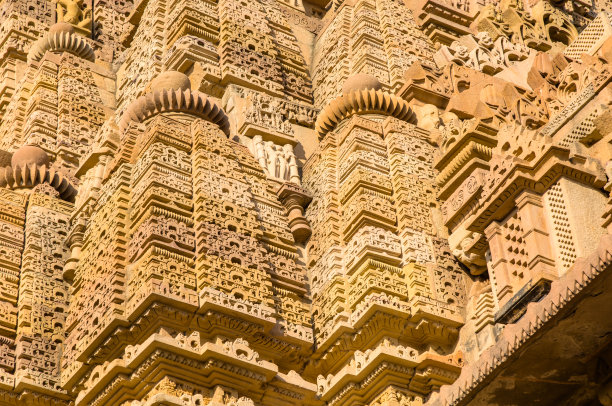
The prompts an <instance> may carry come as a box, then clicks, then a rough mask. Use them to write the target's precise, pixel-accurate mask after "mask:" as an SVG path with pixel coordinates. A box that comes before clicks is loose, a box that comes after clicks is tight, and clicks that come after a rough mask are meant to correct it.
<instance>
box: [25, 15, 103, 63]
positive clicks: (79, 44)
mask: <svg viewBox="0 0 612 406" xmlns="http://www.w3.org/2000/svg"><path fill="white" fill-rule="evenodd" d="M47 51H51V52H69V53H71V54H74V55H76V56H78V57H80V58H83V59H86V60H88V61H90V62H94V61H95V60H96V56H95V54H94V51H93V49H92V48H91V47H90V46H89V44H88V43H87V41H85V39H84V38H83V37H81V36H80V35H77V34H76V33H75V31H74V27H72V26H71V25H70V24H68V23H57V24H55V25H53V26H51V28H50V29H49V32H48V33H47V34H46V35H45V36H43V37H42V38H40V39H39V40H38V41H36V42H35V43H34V44H33V45H32V47H31V48H30V52H29V53H28V63H32V62H38V61H40V60H41V59H42V58H43V56H45V53H46V52H47Z"/></svg>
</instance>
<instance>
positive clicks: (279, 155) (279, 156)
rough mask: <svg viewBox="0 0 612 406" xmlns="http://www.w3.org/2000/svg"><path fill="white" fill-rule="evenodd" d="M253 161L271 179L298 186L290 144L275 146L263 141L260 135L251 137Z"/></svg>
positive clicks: (295, 164)
mask: <svg viewBox="0 0 612 406" xmlns="http://www.w3.org/2000/svg"><path fill="white" fill-rule="evenodd" d="M253 153H254V154H255V159H257V162H259V164H260V165H261V167H262V168H263V169H264V172H265V173H266V174H267V175H268V176H270V177H271V178H274V179H278V180H283V181H290V182H293V183H296V184H298V185H299V184H300V175H299V173H298V167H297V161H296V159H295V154H294V153H293V146H292V145H291V144H285V145H282V146H281V145H276V144H275V143H274V142H272V141H263V138H262V136H261V135H256V136H254V137H253Z"/></svg>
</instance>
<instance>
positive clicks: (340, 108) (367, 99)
mask: <svg viewBox="0 0 612 406" xmlns="http://www.w3.org/2000/svg"><path fill="white" fill-rule="evenodd" d="M355 114H384V115H388V116H393V117H395V118H398V119H400V120H406V121H411V122H415V121H416V115H415V113H414V112H413V111H412V109H411V108H410V107H409V106H408V102H406V101H405V100H404V99H401V98H399V97H397V96H395V95H393V94H390V93H388V92H386V91H383V90H382V86H381V85H380V83H379V82H378V80H377V79H376V78H374V77H373V76H370V75H364V74H360V75H355V76H353V77H351V78H349V79H347V81H346V83H345V85H344V88H343V94H342V95H341V96H339V97H337V98H336V99H334V100H332V101H331V102H330V103H329V104H328V105H327V106H326V107H325V108H324V109H323V110H322V111H321V113H320V114H319V117H318V118H317V121H316V123H315V130H316V132H317V134H318V135H319V138H323V137H324V136H325V134H327V133H328V132H330V131H332V130H333V129H334V128H336V126H337V125H338V123H340V122H341V121H342V120H345V119H347V118H349V117H350V116H352V115H355Z"/></svg>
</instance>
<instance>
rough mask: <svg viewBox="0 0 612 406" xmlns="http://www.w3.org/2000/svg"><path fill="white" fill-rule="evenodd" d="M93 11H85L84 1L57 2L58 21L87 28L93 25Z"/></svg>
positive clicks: (60, 0)
mask: <svg viewBox="0 0 612 406" xmlns="http://www.w3.org/2000/svg"><path fill="white" fill-rule="evenodd" d="M91 18H92V16H91V9H89V8H87V9H86V10H85V11H83V0H57V21H58V22H64V23H68V24H72V25H74V26H76V27H81V28H87V27H89V25H90V24H91Z"/></svg>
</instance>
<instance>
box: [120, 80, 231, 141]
mask: <svg viewBox="0 0 612 406" xmlns="http://www.w3.org/2000/svg"><path fill="white" fill-rule="evenodd" d="M190 86H191V84H190V82H189V78H188V77H187V76H186V75H185V74H183V73H180V72H174V71H168V72H164V73H162V74H160V75H159V76H158V77H157V78H156V79H154V80H153V81H152V82H151V85H150V86H149V89H150V91H149V92H148V93H145V94H144V95H142V96H140V97H139V98H137V99H136V100H134V101H133V102H132V104H130V105H129V106H128V108H127V109H126V111H125V112H124V113H123V117H122V118H121V121H120V123H119V127H120V128H121V129H125V128H126V127H127V126H128V124H129V123H130V122H132V121H136V122H138V123H142V122H144V121H146V120H148V119H149V118H151V117H153V116H155V115H157V114H160V113H166V112H182V113H188V114H193V115H195V116H198V117H200V118H202V119H204V120H206V121H209V122H211V123H213V124H216V125H218V126H219V128H221V130H222V131H223V132H224V133H225V134H226V135H227V136H229V133H230V125H229V119H228V117H227V115H226V114H225V112H224V111H223V109H222V108H221V107H219V105H217V103H215V102H214V101H212V100H211V99H209V98H208V96H207V95H206V94H204V93H201V92H199V91H197V90H191V89H190Z"/></svg>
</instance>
